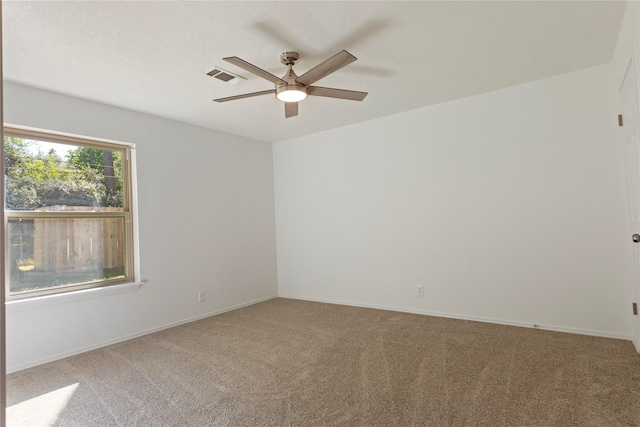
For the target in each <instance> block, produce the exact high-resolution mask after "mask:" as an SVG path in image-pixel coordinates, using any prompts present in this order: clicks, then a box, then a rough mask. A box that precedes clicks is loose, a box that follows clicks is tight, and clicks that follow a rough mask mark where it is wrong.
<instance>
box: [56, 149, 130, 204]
mask: <svg viewBox="0 0 640 427" xmlns="http://www.w3.org/2000/svg"><path fill="white" fill-rule="evenodd" d="M67 159H68V163H69V165H70V166H73V167H74V168H76V169H79V170H83V171H85V172H89V171H91V172H92V173H93V175H92V176H91V177H90V178H89V177H88V179H93V180H99V181H100V183H101V185H102V186H103V187H104V197H103V200H102V201H103V206H114V207H121V206H122V200H123V193H122V153H121V152H119V151H111V150H101V149H98V148H89V147H78V148H77V149H75V150H71V151H69V153H68V154H67Z"/></svg>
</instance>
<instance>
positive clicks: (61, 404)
mask: <svg viewBox="0 0 640 427" xmlns="http://www.w3.org/2000/svg"><path fill="white" fill-rule="evenodd" d="M79 385H80V384H79V383H76V384H72V385H69V386H67V387H62V388H59V389H58V390H54V391H52V392H49V393H46V394H43V395H41V396H37V397H34V398H32V399H29V400H25V401H24V402H20V403H18V404H15V405H13V406H10V407H8V408H7V421H8V422H9V425H12V426H52V425H54V424H55V422H56V420H57V419H58V416H59V415H60V413H62V411H63V410H64V408H65V407H66V406H67V403H69V400H71V397H72V396H73V394H74V393H75V391H76V389H77V388H78V386H79Z"/></svg>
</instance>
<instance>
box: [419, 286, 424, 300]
mask: <svg viewBox="0 0 640 427" xmlns="http://www.w3.org/2000/svg"><path fill="white" fill-rule="evenodd" d="M418 296H419V297H423V296H424V286H423V285H418Z"/></svg>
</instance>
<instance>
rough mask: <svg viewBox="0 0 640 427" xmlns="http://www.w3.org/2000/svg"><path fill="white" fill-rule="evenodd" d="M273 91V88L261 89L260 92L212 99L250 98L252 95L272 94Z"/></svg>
mask: <svg viewBox="0 0 640 427" xmlns="http://www.w3.org/2000/svg"><path fill="white" fill-rule="evenodd" d="M274 93H276V90H275V89H271V90H263V91H262V92H251V93H245V94H244V95H236V96H229V97H227V98H218V99H214V101H216V102H227V101H235V100H236V99H242V98H251V97H254V96H260V95H269V94H272V95H273V94H274Z"/></svg>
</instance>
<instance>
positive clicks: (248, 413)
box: [7, 299, 640, 427]
mask: <svg viewBox="0 0 640 427" xmlns="http://www.w3.org/2000/svg"><path fill="white" fill-rule="evenodd" d="M7 387H8V399H9V402H8V410H7V412H8V423H9V426H29V427H36V426H43V425H55V426H134V425H138V426H198V427H199V426H218V425H220V426H227V425H229V426H414V425H425V426H640V355H638V354H637V353H636V352H635V350H634V349H633V346H632V344H631V343H630V342H628V341H621V340H614V339H606V338H594V337H587V336H580V335H571V334H563V333H556V332H547V331H540V330H534V329H525V328H516V327H509V326H500V325H492V324H484V323H476V322H469V321H461V320H452V319H444V318H437V317H429V316H420V315H412V314H404V313H396V312H390V311H382V310H372V309H365V308H356V307H346V306H338V305H331V304H320V303H312V302H304V301H294V300H287V299H275V300H270V301H267V302H264V303H261V304H257V305H254V306H251V307H246V308H242V309H239V310H236V311H233V312H229V313H225V314H221V315H218V316H214V317H210V318H208V319H205V320H201V321H198V322H193V323H190V324H187V325H183V326H180V327H176V328H173V329H169V330H166V331H162V332H159V333H155V334H152V335H147V336H145V337H142V338H138V339H135V340H131V341H127V342H124V343H120V344H116V345H112V346H110V347H106V348H103V349H99V350H95V351H92V352H88V353H84V354H81V355H78V356H74V357H70V358H67V359H65V360H61V361H57V362H53V363H49V364H46V365H42V366H39V367H35V368H32V369H28V370H25V371H21V372H18V373H15V374H11V375H10V376H9V378H8V383H7Z"/></svg>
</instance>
